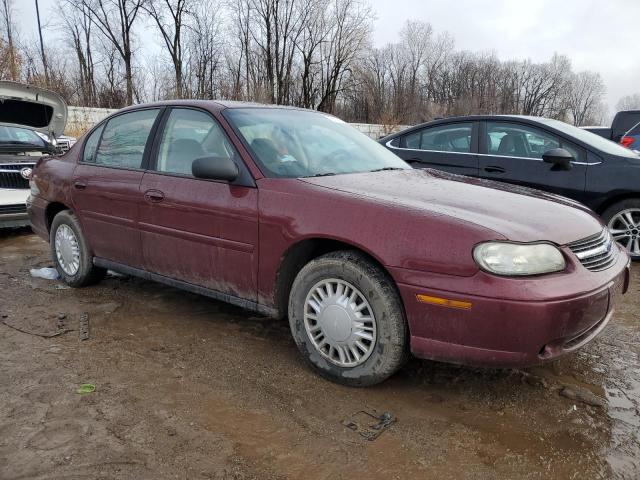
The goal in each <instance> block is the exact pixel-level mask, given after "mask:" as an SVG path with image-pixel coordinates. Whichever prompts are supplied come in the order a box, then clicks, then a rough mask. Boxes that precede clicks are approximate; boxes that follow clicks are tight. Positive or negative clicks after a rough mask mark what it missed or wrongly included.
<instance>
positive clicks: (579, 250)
mask: <svg viewBox="0 0 640 480" xmlns="http://www.w3.org/2000/svg"><path fill="white" fill-rule="evenodd" d="M567 246H568V247H569V248H570V249H571V251H572V252H573V253H574V254H575V256H576V257H578V260H580V263H581V264H582V265H584V267H585V268H587V269H588V270H591V271H592V272H600V271H602V270H605V269H607V268H609V267H610V266H611V265H613V264H614V263H615V261H616V252H617V249H616V246H615V244H614V242H613V239H612V238H611V234H610V233H609V229H608V228H606V227H605V228H604V229H603V230H602V232H600V233H597V234H596V235H592V236H590V237H587V238H583V239H582V240H578V241H576V242H573V243H570V244H569V245H567Z"/></svg>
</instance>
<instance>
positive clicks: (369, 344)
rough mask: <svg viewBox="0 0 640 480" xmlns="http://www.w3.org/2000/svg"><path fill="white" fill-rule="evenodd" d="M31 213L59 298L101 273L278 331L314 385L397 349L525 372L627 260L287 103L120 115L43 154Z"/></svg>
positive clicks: (571, 331) (607, 240) (384, 373)
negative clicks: (279, 320) (55, 274)
mask: <svg viewBox="0 0 640 480" xmlns="http://www.w3.org/2000/svg"><path fill="white" fill-rule="evenodd" d="M31 188H32V192H31V197H30V199H29V215H30V218H31V222H32V224H33V228H34V230H35V231H36V232H37V233H38V234H39V235H41V236H42V237H43V238H45V239H47V240H48V241H49V242H50V244H51V252H52V256H53V260H54V262H55V265H56V268H57V269H58V271H59V272H60V275H61V276H62V278H63V279H64V280H65V281H66V282H67V283H68V284H69V285H71V286H75V287H80V286H84V285H88V284H91V283H93V282H96V281H98V280H100V279H101V278H102V277H103V276H104V274H105V272H106V270H107V269H112V270H116V271H119V272H122V273H127V274H131V275H137V276H140V277H143V278H147V279H152V280H157V281H159V282H163V283H167V284H169V285H174V286H176V287H180V288H184V289H186V290H190V291H193V292H197V293H201V294H204V295H208V296H210V297H213V298H216V299H220V300H224V301H227V302H230V303H233V304H235V305H239V306H242V307H244V308H247V309H250V310H255V311H258V312H260V313H263V314H267V315H271V316H274V317H285V316H288V318H289V322H290V325H291V332H292V334H293V337H294V339H295V342H296V343H297V345H298V347H299V349H300V351H301V352H302V354H303V356H304V357H305V358H306V359H307V360H308V361H309V362H310V363H311V365H313V366H314V367H315V368H316V369H317V370H318V371H319V372H320V373H321V374H323V375H325V376H326V377H328V378H330V379H332V380H336V381H339V382H342V383H346V384H350V385H371V384H374V383H376V382H380V381H382V380H384V379H385V378H387V377H388V376H390V375H391V374H393V373H394V372H395V371H396V370H398V368H400V366H401V365H402V363H403V362H404V361H405V359H406V358H407V356H408V353H409V352H412V353H413V354H414V355H416V356H418V357H422V358H428V359H435V360H444V361H449V362H458V363H465V364H476V365H478V364H479V365H495V366H522V365H530V364H534V363H537V362H540V361H542V360H546V359H550V358H554V357H556V356H558V355H561V354H563V353H565V352H570V351H573V350H575V349H577V348H579V347H581V346H582V345H584V344H586V343H587V342H589V341H590V340H591V339H593V338H594V337H595V336H596V335H597V334H598V333H599V332H600V331H601V330H602V329H603V328H604V326H605V325H606V324H607V322H608V321H609V319H610V318H611V316H612V314H613V311H614V306H615V302H616V300H617V297H618V295H619V294H621V293H624V292H625V291H626V290H627V287H628V282H629V258H628V256H627V254H626V252H624V251H623V250H621V249H620V247H618V246H617V244H616V243H615V242H612V240H611V237H610V235H609V232H608V230H607V229H606V228H604V226H603V225H602V223H601V222H600V221H599V220H598V218H597V217H596V216H595V215H594V214H593V213H592V212H591V211H590V210H588V209H587V208H585V207H583V206H581V205H580V204H578V203H576V202H573V201H571V200H567V199H565V198H562V197H558V196H554V195H551V194H546V193H542V192H539V191H535V190H530V189H524V188H518V187H513V186H507V185H504V184H495V183H491V182H488V181H485V180H480V179H470V178H466V177H461V176H455V175H450V174H446V173H442V172H436V171H430V170H414V169H412V168H410V167H409V166H408V165H407V164H405V163H404V162H403V161H402V160H400V159H399V158H398V157H396V156H395V155H394V154H393V153H391V152H389V151H387V150H386V149H385V148H384V147H382V146H381V145H378V144H377V143H376V142H375V141H373V140H370V139H369V138H367V137H365V136H364V135H362V134H360V133H359V132H357V131H356V130H354V129H352V128H351V127H349V126H348V125H347V124H345V123H343V122H342V121H340V120H338V119H336V118H334V117H332V116H329V115H325V114H322V113H318V112H311V111H306V110H300V109H294V108H276V107H271V106H262V105H253V104H241V103H227V102H214V101H175V102H166V103H156V104H150V105H140V106H135V107H131V108H126V109H124V110H122V111H120V112H118V113H116V114H114V115H112V116H111V117H109V118H107V119H106V120H104V121H103V122H101V123H100V124H99V125H97V126H96V127H95V128H93V130H91V131H90V132H89V133H88V134H87V135H85V136H84V137H83V138H82V139H81V140H80V141H79V142H78V143H77V145H76V146H75V147H74V148H73V149H72V150H71V151H70V152H69V153H68V154H67V155H65V156H64V157H49V158H45V159H42V160H41V161H40V162H39V163H38V165H37V167H36V168H35V172H34V174H33V179H32V182H31Z"/></svg>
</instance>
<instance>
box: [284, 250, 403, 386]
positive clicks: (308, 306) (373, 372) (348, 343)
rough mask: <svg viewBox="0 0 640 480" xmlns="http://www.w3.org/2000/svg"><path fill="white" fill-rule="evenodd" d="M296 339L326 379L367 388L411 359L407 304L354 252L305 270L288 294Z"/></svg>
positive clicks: (380, 273)
mask: <svg viewBox="0 0 640 480" xmlns="http://www.w3.org/2000/svg"><path fill="white" fill-rule="evenodd" d="M289 324H290V327H291V332H292V334H293V338H294V339H295V342H296V344H297V346H298V348H299V350H300V352H301V353H302V355H303V356H304V357H305V358H306V359H307V360H308V362H309V363H310V364H311V365H312V366H313V367H314V368H315V369H316V370H317V371H318V372H319V373H320V374H321V375H323V376H324V377H326V378H328V379H330V380H333V381H335V382H339V383H342V384H346V385H352V386H367V385H373V384H376V383H379V382H381V381H383V380H385V379H386V378H388V377H389V376H391V375H393V374H394V373H395V372H396V371H397V370H398V369H399V368H400V367H401V366H402V364H403V363H404V361H405V360H406V358H407V344H408V342H407V326H406V321H405V317H404V310H403V308H402V303H401V301H400V299H399V298H398V294H397V292H396V290H395V287H394V285H393V284H392V281H391V279H390V278H389V277H388V275H387V274H386V273H385V272H383V271H382V270H381V269H380V268H379V267H378V266H376V265H375V264H374V263H373V262H371V261H369V260H368V259H367V258H366V257H365V256H364V255H362V254H360V253H358V252H355V251H340V252H332V253H328V254H326V255H323V256H321V257H318V258H316V259H315V260H312V261H311V262H309V263H308V264H307V265H306V266H304V267H303V268H302V269H301V270H300V272H299V273H298V275H297V276H296V279H295V280H294V282H293V286H292V289H291V294H290V296H289Z"/></svg>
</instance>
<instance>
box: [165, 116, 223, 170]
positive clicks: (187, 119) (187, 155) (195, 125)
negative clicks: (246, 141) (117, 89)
mask: <svg viewBox="0 0 640 480" xmlns="http://www.w3.org/2000/svg"><path fill="white" fill-rule="evenodd" d="M203 157H217V158H233V157H234V149H233V146H232V145H231V143H230V142H229V140H227V137H226V135H225V133H224V132H223V130H222V128H221V127H220V126H219V125H218V123H217V122H216V121H215V120H214V119H213V118H211V116H210V115H208V114H207V113H204V112H201V111H198V110H191V109H186V108H175V109H173V110H172V111H171V113H170V114H169V118H168V119H167V123H166V125H165V127H164V131H163V133H162V140H161V142H160V147H159V149H158V162H157V164H156V170H157V171H158V172H166V173H177V174H180V175H191V174H192V173H191V165H192V164H193V161H194V160H196V159H198V158H203Z"/></svg>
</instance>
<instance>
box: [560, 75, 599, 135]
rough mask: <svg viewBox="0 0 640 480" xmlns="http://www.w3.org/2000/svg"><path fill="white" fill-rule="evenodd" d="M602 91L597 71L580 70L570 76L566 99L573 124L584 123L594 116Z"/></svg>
mask: <svg viewBox="0 0 640 480" xmlns="http://www.w3.org/2000/svg"><path fill="white" fill-rule="evenodd" d="M604 93H605V88H604V83H603V82H602V78H601V77H600V74H599V73H595V72H580V73H577V74H574V75H572V76H571V82H570V85H569V91H568V99H567V100H568V105H569V111H570V112H571V117H572V119H573V124H574V125H576V126H579V125H585V121H586V120H587V119H593V118H594V117H595V115H594V114H595V113H596V111H597V110H598V109H599V108H600V101H601V99H602V96H603V95H604Z"/></svg>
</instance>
